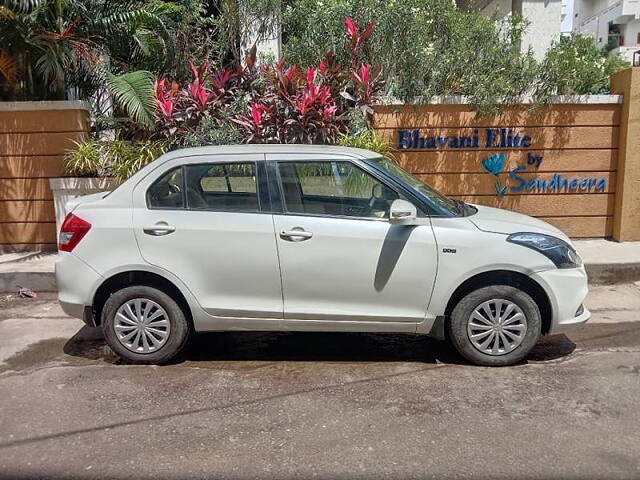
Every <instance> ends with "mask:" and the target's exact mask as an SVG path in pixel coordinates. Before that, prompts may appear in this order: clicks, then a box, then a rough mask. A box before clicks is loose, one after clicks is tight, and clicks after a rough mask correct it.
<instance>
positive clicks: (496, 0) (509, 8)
mask: <svg viewBox="0 0 640 480" xmlns="http://www.w3.org/2000/svg"><path fill="white" fill-rule="evenodd" d="M576 1H577V0H576ZM639 1H640V0H639ZM457 4H458V7H460V8H473V9H474V10H478V11H480V12H481V13H482V14H483V15H486V16H488V17H489V16H491V15H493V14H494V13H497V15H498V18H504V19H506V18H508V17H510V16H511V15H513V14H520V15H522V17H523V18H525V19H526V20H527V21H528V22H529V27H528V28H527V30H526V32H525V34H524V36H523V38H522V44H521V48H522V51H526V50H528V49H529V48H531V49H532V50H533V53H534V55H535V56H536V58H537V59H538V60H541V59H542V58H543V57H544V55H545V53H546V52H547V50H548V49H549V47H550V46H551V44H552V43H553V42H554V41H557V40H558V39H559V38H560V31H561V30H560V24H561V22H562V0H457Z"/></svg>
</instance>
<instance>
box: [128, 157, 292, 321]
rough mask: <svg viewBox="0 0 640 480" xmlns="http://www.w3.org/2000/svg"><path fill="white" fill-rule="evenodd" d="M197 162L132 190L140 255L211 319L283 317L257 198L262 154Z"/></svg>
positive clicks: (171, 168)
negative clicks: (170, 276) (169, 275)
mask: <svg viewBox="0 0 640 480" xmlns="http://www.w3.org/2000/svg"><path fill="white" fill-rule="evenodd" d="M238 157H241V158H238ZM201 158H202V160H201V161H200V160H199V161H198V163H189V162H186V161H185V160H182V162H181V161H180V159H177V160H172V161H171V162H170V163H169V164H168V165H166V166H163V167H160V168H162V169H163V170H162V172H159V173H158V174H151V175H149V177H153V178H149V179H145V180H143V181H142V182H141V183H140V184H139V185H138V186H137V187H136V189H135V191H134V229H135V236H136V239H137V241H138V245H139V247H140V251H141V254H142V256H143V258H144V259H145V260H146V261H147V262H149V263H150V264H152V265H156V266H158V267H161V268H163V269H164V270H166V271H168V272H171V273H172V274H173V275H175V276H177V277H178V278H179V279H180V280H182V281H183V283H184V284H185V285H186V286H187V287H188V288H189V289H190V290H191V292H192V293H193V295H194V296H195V297H196V299H197V300H198V302H199V303H200V305H201V306H202V307H203V308H204V310H205V311H206V312H207V313H209V314H211V315H215V316H218V317H254V318H275V319H281V318H282V314H283V311H282V289H281V283H280V269H279V265H278V255H277V250H276V248H277V247H276V242H275V238H274V233H273V220H272V216H271V214H270V213H263V212H264V210H265V208H264V205H263V203H264V202H263V200H261V198H262V199H263V198H264V197H265V195H267V194H266V187H264V188H265V190H264V191H263V187H261V185H260V183H261V182H260V173H259V171H262V169H264V162H262V163H261V162H260V161H259V160H263V159H264V155H253V156H251V155H242V156H238V155H235V156H229V157H228V160H227V159H223V160H221V161H213V159H212V158H211V157H208V160H207V157H201ZM263 194H264V195H263ZM267 198H268V196H267Z"/></svg>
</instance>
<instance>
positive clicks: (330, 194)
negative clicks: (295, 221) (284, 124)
mask: <svg viewBox="0 0 640 480" xmlns="http://www.w3.org/2000/svg"><path fill="white" fill-rule="evenodd" d="M278 170H279V172H280V179H281V182H282V191H283V196H284V201H285V205H286V209H287V212H290V213H306V214H313V215H327V216H347V217H361V218H388V215H389V207H390V206H391V203H392V202H393V201H394V200H396V199H397V198H399V197H398V194H397V193H396V192H395V191H394V190H393V189H391V188H389V187H388V186H386V185H385V184H383V183H382V182H380V181H379V180H377V179H376V178H374V177H372V176H371V175H369V174H368V173H367V172H365V171H364V170H362V169H361V168H359V167H358V166H356V165H354V164H353V163H351V162H345V161H325V162H280V163H279V164H278Z"/></svg>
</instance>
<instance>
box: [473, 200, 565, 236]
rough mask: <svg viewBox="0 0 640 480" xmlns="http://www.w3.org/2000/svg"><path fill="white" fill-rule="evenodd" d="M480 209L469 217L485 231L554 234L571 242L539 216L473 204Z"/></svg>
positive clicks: (509, 233)
mask: <svg viewBox="0 0 640 480" xmlns="http://www.w3.org/2000/svg"><path fill="white" fill-rule="evenodd" d="M473 206H474V207H476V208H477V209H478V212H477V213H476V214H475V215H471V216H470V217H467V218H468V219H469V220H470V221H471V222H472V223H473V224H474V225H475V226H476V227H478V228H479V229H480V230H483V231H485V232H494V233H502V234H505V235H511V234H512V233H518V232H535V233H544V234H546V235H553V236H554V237H558V238H561V239H563V240H564V241H566V242H568V243H571V242H570V240H569V238H568V237H567V236H566V235H565V234H564V233H563V232H562V231H561V230H559V229H558V228H556V227H554V226H553V225H550V224H548V223H547V222H543V221H542V220H539V219H537V218H533V217H529V216H528V215H523V214H521V213H516V212H512V211H510V210H502V209H500V208H491V207H485V206H483V205H473Z"/></svg>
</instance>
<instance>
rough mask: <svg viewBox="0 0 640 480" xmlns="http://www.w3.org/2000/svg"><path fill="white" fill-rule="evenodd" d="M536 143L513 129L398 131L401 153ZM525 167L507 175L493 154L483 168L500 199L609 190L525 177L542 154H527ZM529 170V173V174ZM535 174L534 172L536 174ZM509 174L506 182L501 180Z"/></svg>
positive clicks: (577, 180) (574, 180)
mask: <svg viewBox="0 0 640 480" xmlns="http://www.w3.org/2000/svg"><path fill="white" fill-rule="evenodd" d="M534 146H535V145H534V140H533V138H532V137H531V136H530V135H527V134H526V133H525V132H523V131H520V130H518V129H514V128H501V127H490V128H484V129H480V128H474V129H472V130H470V131H468V132H465V134H463V135H458V136H454V135H449V136H438V135H429V134H428V133H427V134H423V133H422V132H421V130H420V129H419V128H414V129H398V144H397V148H398V150H434V151H445V150H456V149H464V150H474V149H477V150H492V149H497V148H501V149H508V150H526V149H530V148H532V147H534ZM526 153H527V155H526V164H525V165H517V166H514V167H513V168H511V169H509V170H508V171H506V172H504V169H505V166H506V163H507V155H506V153H504V152H500V153H494V154H491V155H488V156H486V157H483V158H482V159H481V164H482V168H483V169H484V170H485V171H486V172H487V173H488V174H490V175H493V176H495V177H496V184H495V192H496V195H498V196H503V195H506V194H507V193H509V192H511V193H527V194H530V193H576V192H582V193H587V192H601V191H603V190H606V188H607V179H606V178H605V177H567V176H566V175H563V174H561V173H553V174H552V175H551V178H542V177H533V178H530V177H529V176H526V177H525V176H523V174H525V173H529V172H530V171H531V170H533V169H538V168H540V165H542V162H543V161H544V157H543V156H542V155H541V154H540V153H539V152H537V153H535V154H534V153H531V152H526ZM528 169H529V170H528ZM534 171H535V170H534ZM501 173H506V174H507V175H506V176H507V179H506V181H503V180H502V179H501V178H500V174H501Z"/></svg>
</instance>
